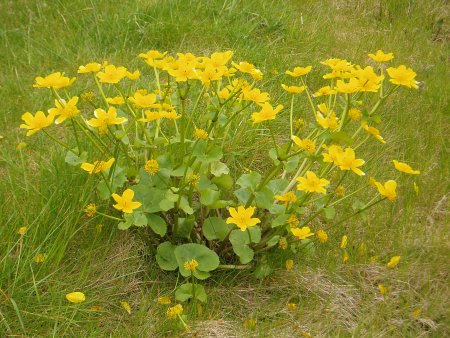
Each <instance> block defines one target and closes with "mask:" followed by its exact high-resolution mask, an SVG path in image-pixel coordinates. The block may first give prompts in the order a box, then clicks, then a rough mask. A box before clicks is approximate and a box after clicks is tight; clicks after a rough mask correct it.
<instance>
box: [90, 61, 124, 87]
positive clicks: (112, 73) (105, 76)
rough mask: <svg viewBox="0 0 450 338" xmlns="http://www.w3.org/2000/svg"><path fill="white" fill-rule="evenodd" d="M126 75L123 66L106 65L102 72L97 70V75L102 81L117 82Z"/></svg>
mask: <svg viewBox="0 0 450 338" xmlns="http://www.w3.org/2000/svg"><path fill="white" fill-rule="evenodd" d="M126 76H127V69H126V68H125V67H116V66H114V65H107V66H106V67H105V69H104V71H103V72H98V73H97V77H98V78H99V80H100V82H102V83H119V82H120V80H122V79H123V78H124V77H126Z"/></svg>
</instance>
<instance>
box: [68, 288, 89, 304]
mask: <svg viewBox="0 0 450 338" xmlns="http://www.w3.org/2000/svg"><path fill="white" fill-rule="evenodd" d="M66 299H67V300H68V301H69V302H71V303H75V304H78V303H82V302H84V301H85V300H86V296H85V295H84V293H83V292H79V291H75V292H71V293H68V294H67V295H66Z"/></svg>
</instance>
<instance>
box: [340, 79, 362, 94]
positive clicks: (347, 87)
mask: <svg viewBox="0 0 450 338" xmlns="http://www.w3.org/2000/svg"><path fill="white" fill-rule="evenodd" d="M336 91H337V92H338V93H343V94H352V93H356V92H357V91H359V88H358V81H357V80H356V79H350V81H349V82H344V81H342V80H337V82H336Z"/></svg>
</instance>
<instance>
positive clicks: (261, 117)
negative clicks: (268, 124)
mask: <svg viewBox="0 0 450 338" xmlns="http://www.w3.org/2000/svg"><path fill="white" fill-rule="evenodd" d="M281 109H283V105H282V104H279V105H278V106H277V107H276V108H275V109H274V108H273V107H272V105H271V104H270V103H268V102H265V103H264V105H263V106H262V109H261V110H260V111H259V112H256V113H253V114H252V120H253V123H260V122H263V121H268V120H275V117H276V116H277V114H278V113H279V112H280V110H281Z"/></svg>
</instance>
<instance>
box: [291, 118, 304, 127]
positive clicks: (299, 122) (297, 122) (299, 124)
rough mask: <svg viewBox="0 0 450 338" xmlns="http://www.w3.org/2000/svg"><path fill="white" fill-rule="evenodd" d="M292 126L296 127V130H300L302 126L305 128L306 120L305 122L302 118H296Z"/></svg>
mask: <svg viewBox="0 0 450 338" xmlns="http://www.w3.org/2000/svg"><path fill="white" fill-rule="evenodd" d="M294 126H295V128H297V129H298V130H302V129H303V128H305V126H306V122H305V120H304V119H302V118H298V119H297V120H295V121H294Z"/></svg>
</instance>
